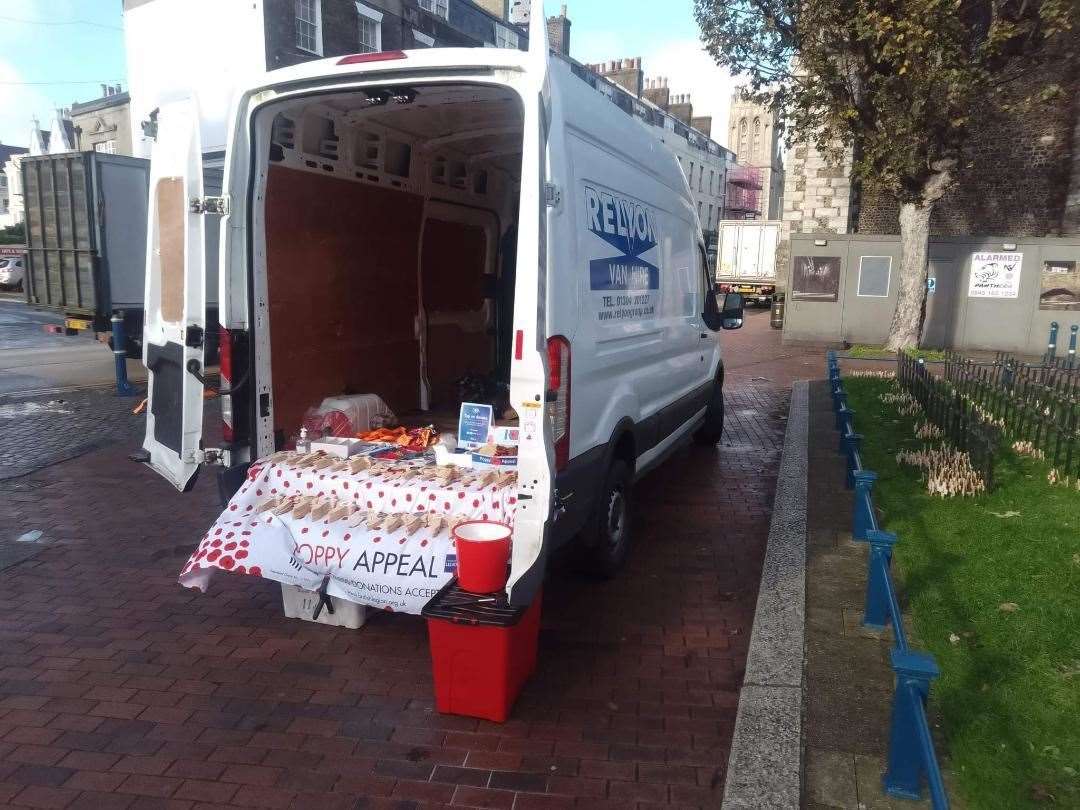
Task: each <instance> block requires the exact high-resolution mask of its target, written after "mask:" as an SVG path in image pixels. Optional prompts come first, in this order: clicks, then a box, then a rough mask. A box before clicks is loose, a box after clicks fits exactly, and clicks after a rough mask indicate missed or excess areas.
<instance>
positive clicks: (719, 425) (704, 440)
mask: <svg viewBox="0 0 1080 810" xmlns="http://www.w3.org/2000/svg"><path fill="white" fill-rule="evenodd" d="M723 435H724V364H723V363H720V366H719V368H718V369H717V371H716V380H715V382H714V383H713V390H712V391H711V392H710V394H709V401H708V403H707V405H706V406H705V421H704V423H703V424H702V425H701V427H699V428H698V429H697V430H696V431H695V432H694V442H695V443H696V444H700V445H707V446H712V447H715V446H716V445H717V444H719V443H720V439H722V438H723Z"/></svg>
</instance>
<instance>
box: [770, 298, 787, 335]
mask: <svg viewBox="0 0 1080 810" xmlns="http://www.w3.org/2000/svg"><path fill="white" fill-rule="evenodd" d="M769 326H771V327H772V328H773V329H783V328H784V296H782V295H777V296H774V297H773V303H772V315H771V316H770V317H769Z"/></svg>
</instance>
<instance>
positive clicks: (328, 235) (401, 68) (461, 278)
mask: <svg viewBox="0 0 1080 810" xmlns="http://www.w3.org/2000/svg"><path fill="white" fill-rule="evenodd" d="M238 99H239V103H238V104H237V106H236V108H235V109H236V112H235V114H234V117H233V119H232V121H231V123H230V124H229V129H230V136H229V142H228V148H227V153H226V158H225V165H226V169H225V179H224V184H223V189H222V194H223V196H222V197H206V196H204V191H203V187H202V177H201V174H200V172H199V170H198V169H199V162H200V161H199V156H200V154H201V147H200V144H199V116H198V112H197V110H196V107H195V104H194V103H192V102H191V101H176V102H173V103H170V104H165V105H162V107H161V111H160V113H159V116H158V135H157V141H156V143H155V144H154V147H153V156H152V160H151V171H150V175H151V176H150V205H149V212H150V223H149V228H148V231H147V233H148V234H149V238H150V240H151V245H150V246H149V247H150V250H148V252H147V256H148V268H147V302H146V310H145V311H146V328H145V336H144V362H145V364H146V366H147V368H148V370H149V404H148V408H147V426H146V437H145V442H144V445H143V447H144V449H145V451H146V452H147V461H148V462H149V463H150V464H151V465H152V466H153V467H154V468H155V469H156V470H158V471H159V472H160V473H161V474H162V475H163V476H165V477H166V478H167V479H168V480H169V481H171V482H172V483H173V484H174V485H175V486H176V487H177V488H179V489H181V490H183V489H185V488H188V487H189V486H190V483H191V481H192V480H193V477H194V476H195V475H196V473H197V471H198V470H199V467H200V465H201V464H203V463H219V464H222V465H223V467H224V469H223V471H222V481H223V482H224V485H223V487H222V490H223V492H224V493H225V494H226V495H231V494H232V492H234V491H235V490H236V487H237V486H239V483H240V482H242V481H243V480H244V477H245V475H244V474H245V472H246V470H247V465H249V464H250V463H251V462H252V461H254V460H255V459H258V458H261V457H264V456H266V455H268V454H270V453H272V452H274V451H275V450H276V449H278V448H279V447H281V446H283V444H284V442H285V440H286V439H287V437H288V436H290V435H294V432H295V431H296V429H297V426H298V425H299V424H300V421H301V419H302V417H303V414H304V411H305V409H306V408H308V407H310V406H311V405H312V404H313V403H318V402H320V401H321V400H322V399H323V398H324V397H326V396H334V395H337V394H339V393H340V392H342V391H352V392H371V393H377V394H378V395H379V396H380V397H381V398H382V399H383V400H385V401H386V402H387V403H388V404H389V405H390V406H391V407H392V408H393V410H394V411H395V412H396V413H399V414H400V413H402V412H407V411H410V410H411V411H416V410H419V411H421V412H422V413H425V414H430V417H429V418H430V419H431V420H432V421H435V420H436V417H437V414H438V413H439V411H440V410H442V409H445V410H446V411H448V412H449V414H451V415H453V416H454V418H456V408H457V407H458V405H459V402H458V400H457V399H455V393H456V391H457V388H456V386H455V381H457V380H459V379H460V378H461V376H462V375H463V374H465V373H468V372H470V371H474V372H476V371H478V372H484V373H488V374H490V375H495V376H497V377H499V378H500V379H499V382H501V383H503V384H505V385H508V390H509V406H510V408H511V409H512V410H513V411H514V412H516V416H517V418H518V420H519V424H520V428H521V429H520V445H519V451H518V452H519V457H518V467H517V481H518V493H517V494H518V506H517V512H516V517H515V522H514V537H513V556H512V565H511V574H510V581H509V585H508V590H509V593H510V598H511V600H512V601H513V602H515V603H518V604H529V603H530V602H531V600H532V597H533V595H534V594H535V592H536V589H537V588H538V587H539V584H540V582H541V581H542V576H543V570H544V564H545V562H546V559H547V556H548V554H549V552H550V551H551V550H552V549H554V548H555V547H556V546H558V545H559V544H561V543H564V542H566V541H567V540H569V539H571V538H574V537H577V538H580V539H581V540H582V542H584V543H585V544H586V545H587V547H588V550H589V554H590V557H591V559H592V560H593V563H594V566H595V569H596V570H597V571H598V572H600V573H602V574H605V575H610V574H612V573H614V572H615V570H616V569H617V568H618V567H619V565H620V564H621V563H622V561H623V559H624V558H625V556H626V553H627V548H628V545H629V542H630V526H631V521H630V512H631V504H632V487H633V482H634V481H635V479H637V478H639V477H640V476H641V475H643V474H644V473H645V472H646V471H647V470H648V469H650V468H651V467H653V466H654V465H656V464H658V463H660V462H661V461H662V460H664V459H666V458H668V457H669V456H670V455H671V454H672V452H673V451H674V450H676V449H677V448H678V447H679V446H680V445H682V443H683V442H685V441H689V440H691V438H693V437H696V438H697V439H698V440H699V441H701V442H705V443H712V444H715V443H717V442H718V441H719V439H720V436H721V432H722V429H723V420H724V401H723V383H724V367H723V363H722V360H721V350H720V342H719V340H718V339H717V333H718V332H719V330H720V329H721V328H723V329H735V328H738V327H740V326H741V325H742V316H743V312H742V306H743V302H742V296H741V295H738V294H731V295H728V296H727V297H726V298H723V297H721V298H720V299H718V298H717V296H716V294H715V293H714V290H713V282H712V279H713V270H712V268H711V267H709V265H708V262H707V260H706V252H705V245H704V243H703V241H702V231H701V226H700V223H699V221H698V218H697V214H696V207H695V203H694V197H693V195H692V194H691V192H690V189H689V188H688V186H687V181H686V177H685V175H684V173H683V172H682V170H681V168H680V166H679V162H678V160H677V159H676V157H675V155H674V154H673V153H672V152H670V151H669V150H668V149H667V147H665V146H664V144H663V143H662V142H661V141H660V140H659V138H657V137H656V135H655V134H654V133H653V131H652V128H651V127H647V126H646V125H644V124H642V123H641V122H639V121H638V120H637V119H636V118H634V116H633V114H632V112H627V111H626V110H624V109H622V108H620V106H618V105H617V104H616V103H614V102H613V101H612V99H611V98H610V97H609V96H608V95H606V94H605V93H604V92H601V91H600V89H599V88H597V87H596V86H595V85H594V84H591V83H590V82H589V81H588V80H587V79H586V78H585V77H583V76H582V75H581V74H580V72H579V71H577V70H575V69H574V67H573V66H572V65H571V64H570V63H569V62H567V61H564V60H562V59H559V58H558V57H556V56H553V55H549V54H548V49H547V47H546V46H544V44H543V36H542V34H541V35H540V37H539V44H538V45H537V47H536V49H534V51H531V52H529V53H522V52H520V51H517V50H509V49H453V48H438V49H425V50H418V51H409V52H401V51H390V52H382V53H372V54H358V55H355V56H346V57H343V58H333V59H325V60H321V61H316V62H308V63H304V64H301V65H296V66H293V67H289V68H284V69H282V70H278V71H274V72H271V73H269V74H268V75H266V76H265V77H264V78H263V79H262V80H261V81H259V82H258V83H257V84H255V85H254V86H250V87H247V88H245V89H244V90H243V92H241V93H240V94H239V96H238ZM627 109H629V110H632V107H629V106H628V107H627ZM206 216H213V217H220V218H221V220H220V229H219V232H220V235H221V237H220V258H219V263H220V264H219V269H220V274H219V278H220V293H219V300H220V304H221V328H222V331H221V377H222V381H221V385H222V398H221V401H222V412H223V421H224V425H223V432H224V436H225V441H226V444H225V446H224V448H222V449H208V448H204V447H203V446H202V443H201V440H202V436H203V430H202V428H203V424H202V422H203V382H202V377H203V375H202V369H203V337H204V334H205V332H206V330H207V329H212V328H216V324H208V323H206V322H205V312H206V307H205V296H206V282H205V274H206V267H205V266H204V261H203V256H204V253H203V245H202V239H203V228H204V221H205V218H206ZM298 269H300V270H301V272H298Z"/></svg>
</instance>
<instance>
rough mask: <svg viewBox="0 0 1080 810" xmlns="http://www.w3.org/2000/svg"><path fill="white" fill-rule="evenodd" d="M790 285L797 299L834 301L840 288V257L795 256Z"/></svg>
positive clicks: (793, 295)
mask: <svg viewBox="0 0 1080 810" xmlns="http://www.w3.org/2000/svg"><path fill="white" fill-rule="evenodd" d="M791 287H792V290H791V295H792V297H793V298H794V299H796V300H798V301H835V300H836V297H837V293H838V292H839V290H840V257H839V256H796V257H795V262H794V266H793V268H792V273H791Z"/></svg>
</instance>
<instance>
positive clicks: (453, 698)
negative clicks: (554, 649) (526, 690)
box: [424, 583, 541, 723]
mask: <svg viewBox="0 0 1080 810" xmlns="http://www.w3.org/2000/svg"><path fill="white" fill-rule="evenodd" d="M455 584H456V583H455ZM446 593H447V591H446V589H444V590H443V592H441V593H440V594H439V595H438V596H436V597H435V598H434V599H432V600H431V602H430V603H428V606H427V607H425V608H424V615H425V616H427V622H428V640H429V642H430V644H431V669H432V674H433V675H434V679H435V706H436V708H437V709H438V710H439V711H440V712H442V713H443V714H458V715H465V716H466V717H479V718H482V719H484V720H493V721H495V722H496V723H502V722H504V721H505V720H506V718H507V717H508V716H509V714H510V709H511V708H513V705H514V701H515V700H517V696H518V695H519V694H520V693H521V688H522V687H523V686H524V685H525V681H526V680H528V678H529V676H530V675H531V674H532V673H533V671H534V670H535V669H536V649H537V640H538V638H539V635H540V601H541V595H540V594H539V593H538V594H537V595H536V598H535V599H534V600H533V603H532V604H531V605H530V606H529V607H528V608H516V609H515V608H510V607H509V606H506V603H505V601H502V605H503V608H502V609H500V608H499V607H498V606H492V605H491V603H478V607H479V605H480V604H482V605H483V606H484V607H483V608H481V609H480V611H482V613H481V615H480V617H479V618H477V616H476V615H475V613H476V612H477V611H467V610H466V611H461V610H460V607H461V605H460V604H458V605H454V606H453V607H452V608H451V610H450V611H447V610H439V608H438V604H437V603H438V602H439V601H440V597H443V596H445V595H446ZM462 593H463V592H461V591H459V590H457V588H456V587H455V588H453V593H452V597H454V598H456V597H458V596H459V595H461V594H462ZM469 596H472V597H473V598H474V599H476V598H477V597H475V595H471V594H470V595H469ZM433 605H435V607H434V608H433ZM429 612H431V613H436V614H437V613H440V612H441V613H444V614H446V615H448V616H451V618H441V617H438V616H432V615H429ZM470 613H471V614H473V615H469V614H470ZM507 613H516V614H517V615H516V616H513V615H509V616H508V615H506V614H507ZM457 614H462V615H457ZM495 614H503V615H495ZM507 620H512V621H513V623H511V624H506V625H504V626H500V625H498V624H491V623H487V622H488V621H507Z"/></svg>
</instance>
